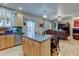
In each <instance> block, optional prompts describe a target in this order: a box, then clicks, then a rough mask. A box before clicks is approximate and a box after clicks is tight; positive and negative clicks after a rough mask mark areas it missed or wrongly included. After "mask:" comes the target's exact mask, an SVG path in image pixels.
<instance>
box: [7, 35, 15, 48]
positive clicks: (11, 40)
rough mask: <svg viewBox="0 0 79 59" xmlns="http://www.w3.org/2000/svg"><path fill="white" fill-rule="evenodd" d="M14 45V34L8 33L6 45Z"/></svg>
mask: <svg viewBox="0 0 79 59" xmlns="http://www.w3.org/2000/svg"><path fill="white" fill-rule="evenodd" d="M12 46H14V35H6V47H7V48H8V47H12Z"/></svg>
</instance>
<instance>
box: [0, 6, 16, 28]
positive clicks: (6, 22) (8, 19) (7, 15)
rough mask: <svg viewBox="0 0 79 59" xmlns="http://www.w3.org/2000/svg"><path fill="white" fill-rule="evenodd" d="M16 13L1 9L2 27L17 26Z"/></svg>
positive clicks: (0, 20) (0, 24)
mask: <svg viewBox="0 0 79 59" xmlns="http://www.w3.org/2000/svg"><path fill="white" fill-rule="evenodd" d="M15 20H16V11H13V10H10V9H7V8H4V7H0V27H8V26H15Z"/></svg>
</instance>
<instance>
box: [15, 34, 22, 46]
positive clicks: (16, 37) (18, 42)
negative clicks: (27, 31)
mask: <svg viewBox="0 0 79 59" xmlns="http://www.w3.org/2000/svg"><path fill="white" fill-rule="evenodd" d="M21 40H22V35H21V34H15V40H14V45H15V46H16V45H20V44H21Z"/></svg>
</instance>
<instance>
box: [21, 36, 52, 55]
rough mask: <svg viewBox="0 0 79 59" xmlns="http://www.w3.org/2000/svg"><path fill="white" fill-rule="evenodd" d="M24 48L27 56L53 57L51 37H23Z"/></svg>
mask: <svg viewBox="0 0 79 59" xmlns="http://www.w3.org/2000/svg"><path fill="white" fill-rule="evenodd" d="M22 46H23V54H24V55H26V56H51V36H50V35H33V36H31V35H23V36H22Z"/></svg>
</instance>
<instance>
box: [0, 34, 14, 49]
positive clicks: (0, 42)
mask: <svg viewBox="0 0 79 59" xmlns="http://www.w3.org/2000/svg"><path fill="white" fill-rule="evenodd" d="M12 46H14V35H0V50H2V49H6V48H9V47H12Z"/></svg>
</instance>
